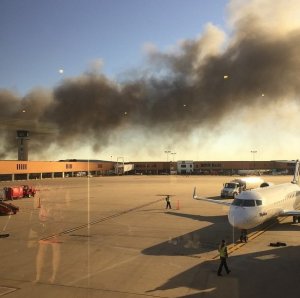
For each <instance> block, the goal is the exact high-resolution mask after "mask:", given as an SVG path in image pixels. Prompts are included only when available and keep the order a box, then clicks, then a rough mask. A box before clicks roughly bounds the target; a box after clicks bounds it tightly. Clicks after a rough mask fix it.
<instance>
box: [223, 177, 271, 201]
mask: <svg viewBox="0 0 300 298" xmlns="http://www.w3.org/2000/svg"><path fill="white" fill-rule="evenodd" d="M264 183H265V181H264V180H263V179H262V178H260V177H245V178H237V179H234V180H232V181H230V182H227V183H224V184H223V189H222V190H221V198H235V197H236V196H237V195H238V194H239V193H241V192H242V191H244V190H249V189H253V188H258V187H263V186H264Z"/></svg>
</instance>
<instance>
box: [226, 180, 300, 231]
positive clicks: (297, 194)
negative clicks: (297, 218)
mask: <svg viewBox="0 0 300 298" xmlns="http://www.w3.org/2000/svg"><path fill="white" fill-rule="evenodd" d="M299 208H300V187H299V185H298V184H293V183H284V184H279V185H273V186H269V187H265V188H256V189H253V190H248V191H244V192H242V193H240V194H239V195H238V196H237V198H236V199H235V200H234V201H233V203H232V205H231V206H230V209H229V213H228V220H229V223H230V224H231V225H232V226H233V227H235V228H239V229H251V228H254V227H256V226H258V225H260V224H262V223H263V222H265V221H267V220H269V219H271V218H274V217H277V216H280V215H283V214H284V212H286V211H289V210H296V209H299Z"/></svg>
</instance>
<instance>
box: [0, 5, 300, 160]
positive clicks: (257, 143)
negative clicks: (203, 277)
mask: <svg viewBox="0 0 300 298" xmlns="http://www.w3.org/2000/svg"><path fill="white" fill-rule="evenodd" d="M299 15H300V4H299V3H298V1H296V0H291V1H290V2H289V5H286V3H285V1H283V0H278V1H276V2H275V3H274V1H271V0H247V1H246V0H233V1H225V0H214V1H210V0H126V1H122V0H89V1H84V0H52V1H47V0H24V1H19V0H2V1H0V119H2V120H0V138H1V145H0V158H1V159H16V152H17V150H16V148H15V147H16V144H15V142H16V141H15V130H16V129H28V130H30V131H31V140H30V155H29V158H30V159H32V160H41V159H42V160H57V159H66V158H91V159H107V160H111V159H113V160H115V159H117V158H118V157H123V158H124V159H125V160H126V161H138V160H141V161H145V160H155V161H165V160H167V159H169V160H170V159H175V160H252V159H253V158H255V159H256V160H272V159H296V158H298V157H299V153H298V152H299V149H298V148H299V145H300V142H299V136H298V127H299V124H300V123H299V122H300V120H299V108H300V106H299V92H298V91H299V86H300V85H299V79H300V78H299V74H298V72H299V67H300V60H299V58H298V53H299V50H300V18H299ZM166 151H171V152H172V153H174V154H172V155H170V154H167V153H165V152H166ZM251 151H256V153H255V154H253V153H251Z"/></svg>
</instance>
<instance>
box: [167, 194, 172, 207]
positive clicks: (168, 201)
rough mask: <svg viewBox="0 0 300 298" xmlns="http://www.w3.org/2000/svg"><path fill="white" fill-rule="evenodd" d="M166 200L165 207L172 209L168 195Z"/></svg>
mask: <svg viewBox="0 0 300 298" xmlns="http://www.w3.org/2000/svg"><path fill="white" fill-rule="evenodd" d="M166 202H167V205H166V209H168V208H169V209H172V207H171V202H170V196H169V195H167V196H166Z"/></svg>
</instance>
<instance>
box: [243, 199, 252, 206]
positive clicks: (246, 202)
mask: <svg viewBox="0 0 300 298" xmlns="http://www.w3.org/2000/svg"><path fill="white" fill-rule="evenodd" d="M253 206H255V201H254V200H244V204H243V207H253Z"/></svg>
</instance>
